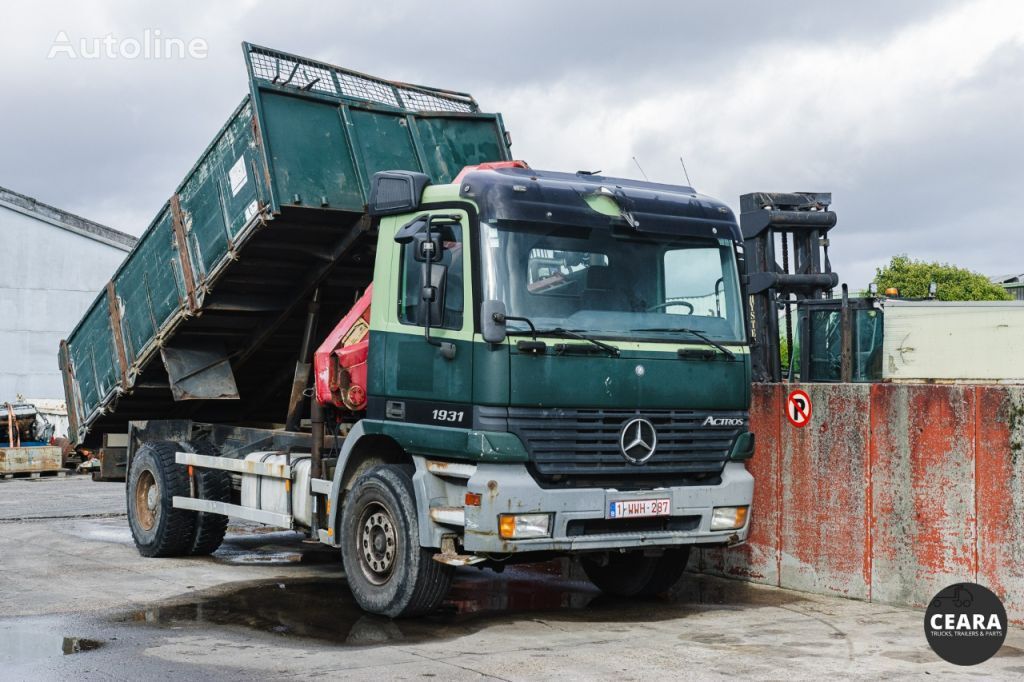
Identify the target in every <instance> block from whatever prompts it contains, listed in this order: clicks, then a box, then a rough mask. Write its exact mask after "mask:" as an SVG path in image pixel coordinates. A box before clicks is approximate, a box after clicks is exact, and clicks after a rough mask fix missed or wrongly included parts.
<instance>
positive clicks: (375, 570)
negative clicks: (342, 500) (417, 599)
mask: <svg viewBox="0 0 1024 682" xmlns="http://www.w3.org/2000/svg"><path fill="white" fill-rule="evenodd" d="M357 528H358V529H359V534H358V535H357V537H356V544H357V547H356V553H357V554H358V555H359V567H360V568H361V569H362V570H363V575H365V576H366V579H367V580H369V581H370V582H371V583H373V584H374V585H383V584H384V583H386V582H387V581H388V580H389V579H390V578H391V574H392V573H393V572H394V570H395V564H396V563H397V557H398V536H397V534H396V532H395V519H394V517H393V516H392V514H391V512H390V511H389V510H388V509H387V507H385V506H384V505H382V504H380V503H378V502H371V503H370V504H368V505H366V508H365V509H363V513H362V514H361V515H360V517H359V525H358V526H357Z"/></svg>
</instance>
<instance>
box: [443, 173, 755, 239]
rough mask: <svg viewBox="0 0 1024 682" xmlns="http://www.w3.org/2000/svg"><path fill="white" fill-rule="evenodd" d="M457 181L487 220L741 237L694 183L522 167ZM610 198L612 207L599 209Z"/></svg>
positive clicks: (730, 217)
mask: <svg viewBox="0 0 1024 682" xmlns="http://www.w3.org/2000/svg"><path fill="white" fill-rule="evenodd" d="M460 180H461V182H460V186H459V195H460V196H462V197H465V198H467V199H472V200H473V201H475V202H476V203H477V204H478V206H479V207H480V211H481V219H482V220H484V221H486V222H495V221H496V222H499V223H500V222H503V221H510V222H531V223H554V224H562V225H574V226H584V227H587V226H589V227H610V226H614V225H626V226H628V227H632V228H633V229H635V230H636V231H637V232H644V233H661V234H672V235H679V236H693V237H711V238H728V239H731V240H733V241H736V242H742V241H743V237H742V235H741V233H740V229H739V226H738V225H737V223H736V217H735V215H734V214H733V212H732V209H730V208H729V207H728V206H726V205H725V204H724V203H723V202H721V201H718V200H717V199H713V198H711V197H709V196H705V195H703V194H699V193H698V192H697V191H696V190H694V189H693V188H692V187H685V186H682V185H667V184H662V183H657V182H646V181H639V180H629V179H626V178H614V177H606V176H603V175H594V174H589V173H583V172H577V173H561V172H556V171H544V170H537V169H533V168H523V167H499V168H481V169H475V170H474V169H467V170H466V171H464V172H463V173H462V174H460ZM601 197H604V198H605V199H600V198H601ZM609 200H610V201H611V202H614V204H611V205H613V206H614V207H615V210H612V211H604V210H601V209H600V208H599V207H598V206H599V205H600V204H599V202H601V201H604V202H605V203H606V204H607V201H609Z"/></svg>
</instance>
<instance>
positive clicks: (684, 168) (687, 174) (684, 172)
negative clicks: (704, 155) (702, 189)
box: [679, 156, 693, 187]
mask: <svg viewBox="0 0 1024 682" xmlns="http://www.w3.org/2000/svg"><path fill="white" fill-rule="evenodd" d="M679 163H680V164H681V165H682V167H683V175H685V176H686V184H687V185H689V186H690V187H693V183H692V182H690V174H689V173H687V172H686V162H685V161H683V157H681V156H680V157H679Z"/></svg>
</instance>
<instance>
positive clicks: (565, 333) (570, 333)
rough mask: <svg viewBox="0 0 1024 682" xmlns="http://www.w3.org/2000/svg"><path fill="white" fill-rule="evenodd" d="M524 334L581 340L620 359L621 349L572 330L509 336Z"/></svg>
mask: <svg viewBox="0 0 1024 682" xmlns="http://www.w3.org/2000/svg"><path fill="white" fill-rule="evenodd" d="M522 334H532V335H533V338H535V339H536V338H537V337H538V336H564V337H567V338H570V339H579V340H580V341H587V342H589V343H592V344H594V345H595V346H597V347H598V348H600V349H601V350H603V351H605V352H606V353H608V354H609V355H611V356H613V357H619V349H618V348H616V347H615V346H613V345H611V344H610V343H605V342H604V341H598V340H597V339H594V338H591V337H589V336H584V335H583V334H580V333H579V332H577V331H573V330H571V329H562V328H561V327H555V328H553V329H538V330H536V331H529V332H528V331H525V330H523V331H510V332H509V333H508V335H509V336H515V335H522Z"/></svg>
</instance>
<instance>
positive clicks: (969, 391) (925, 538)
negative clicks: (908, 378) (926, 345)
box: [870, 384, 977, 606]
mask: <svg viewBox="0 0 1024 682" xmlns="http://www.w3.org/2000/svg"><path fill="white" fill-rule="evenodd" d="M974 400H975V390H974V389H973V388H970V387H964V386H942V387H939V386H928V385H894V384H875V385H874V386H872V387H871V425H872V432H873V439H872V467H871V469H870V475H871V484H872V491H873V494H872V497H873V500H872V501H873V514H872V521H873V532H872V550H873V551H872V556H871V563H872V567H873V576H872V581H871V596H872V599H874V600H876V601H882V602H890V603H895V604H910V605H913V606H925V605H926V604H927V603H928V601H929V600H930V599H931V598H932V597H933V596H934V595H935V593H936V592H938V591H939V590H941V589H942V588H944V587H947V586H949V585H951V584H953V583H958V582H964V581H968V580H973V578H974V574H975V571H976V563H977V553H976V546H977V542H976V536H975V534H976V528H977V523H976V515H975V504H974V502H975V501H974V452H975V438H974V433H975V429H974V427H975V410H974Z"/></svg>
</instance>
